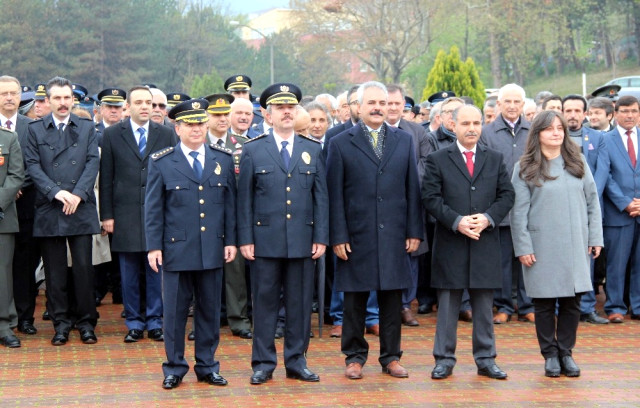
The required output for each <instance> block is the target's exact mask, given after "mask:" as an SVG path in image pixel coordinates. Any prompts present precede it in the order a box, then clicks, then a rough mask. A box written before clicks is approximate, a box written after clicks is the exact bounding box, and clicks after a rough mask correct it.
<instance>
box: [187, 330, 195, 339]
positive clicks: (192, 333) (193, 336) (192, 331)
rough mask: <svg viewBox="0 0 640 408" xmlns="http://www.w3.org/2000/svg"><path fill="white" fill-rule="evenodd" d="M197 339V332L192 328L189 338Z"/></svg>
mask: <svg viewBox="0 0 640 408" xmlns="http://www.w3.org/2000/svg"><path fill="white" fill-rule="evenodd" d="M195 339H196V332H195V330H191V331H190V332H189V335H188V336H187V340H189V341H194V340H195Z"/></svg>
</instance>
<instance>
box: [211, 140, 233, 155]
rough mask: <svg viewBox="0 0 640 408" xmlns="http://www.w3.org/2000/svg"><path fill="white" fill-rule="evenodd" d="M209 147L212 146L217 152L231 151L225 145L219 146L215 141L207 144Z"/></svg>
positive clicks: (227, 152) (229, 152)
mask: <svg viewBox="0 0 640 408" xmlns="http://www.w3.org/2000/svg"><path fill="white" fill-rule="evenodd" d="M209 147H210V148H212V149H213V150H217V151H219V152H223V153H226V154H229V155H230V154H232V153H233V152H232V151H231V149H227V148H226V147H222V146H219V145H217V144H215V143H211V144H210V145H209Z"/></svg>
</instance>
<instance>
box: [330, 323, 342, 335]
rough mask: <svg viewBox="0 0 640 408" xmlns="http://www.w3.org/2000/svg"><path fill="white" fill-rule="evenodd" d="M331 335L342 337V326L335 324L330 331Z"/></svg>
mask: <svg viewBox="0 0 640 408" xmlns="http://www.w3.org/2000/svg"><path fill="white" fill-rule="evenodd" d="M329 337H342V326H333V327H332V328H331V331H330V332H329Z"/></svg>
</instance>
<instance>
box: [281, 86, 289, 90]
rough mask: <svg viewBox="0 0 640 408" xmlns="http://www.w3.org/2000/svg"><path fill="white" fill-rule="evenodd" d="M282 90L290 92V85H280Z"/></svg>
mask: <svg viewBox="0 0 640 408" xmlns="http://www.w3.org/2000/svg"><path fill="white" fill-rule="evenodd" d="M280 90H281V91H282V92H289V87H288V86H286V85H282V86H281V87H280Z"/></svg>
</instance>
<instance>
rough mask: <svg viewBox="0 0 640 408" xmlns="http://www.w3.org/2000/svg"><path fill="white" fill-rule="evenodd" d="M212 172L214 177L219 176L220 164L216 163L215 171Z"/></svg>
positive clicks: (220, 171)
mask: <svg viewBox="0 0 640 408" xmlns="http://www.w3.org/2000/svg"><path fill="white" fill-rule="evenodd" d="M213 172H214V173H216V176H219V175H220V173H222V166H220V163H218V162H216V169H215V170H214V171H213Z"/></svg>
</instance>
